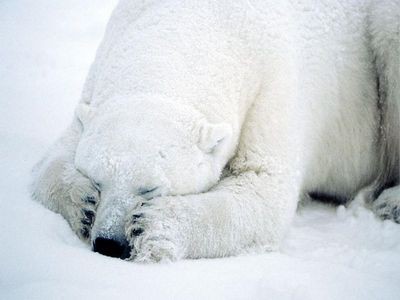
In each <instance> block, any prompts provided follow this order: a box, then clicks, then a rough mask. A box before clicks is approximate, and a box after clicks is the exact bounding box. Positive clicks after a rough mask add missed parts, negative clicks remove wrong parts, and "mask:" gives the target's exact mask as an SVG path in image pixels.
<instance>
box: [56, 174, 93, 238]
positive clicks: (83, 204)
mask: <svg viewBox="0 0 400 300" xmlns="http://www.w3.org/2000/svg"><path fill="white" fill-rule="evenodd" d="M69 196H70V199H71V201H70V203H68V204H67V205H65V208H64V209H65V210H66V215H68V218H67V219H68V222H69V224H70V226H71V228H72V230H73V231H74V232H75V233H76V234H77V235H78V237H79V238H80V239H82V240H83V241H89V240H90V235H91V231H92V226H93V223H94V220H95V216H96V208H97V204H98V202H99V198H100V195H99V192H98V191H97V189H96V188H95V187H94V186H93V184H92V183H91V182H90V180H89V179H88V178H86V177H84V176H80V177H79V178H76V180H74V182H73V184H71V188H70V190H69Z"/></svg>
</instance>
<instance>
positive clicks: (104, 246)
mask: <svg viewBox="0 0 400 300" xmlns="http://www.w3.org/2000/svg"><path fill="white" fill-rule="evenodd" d="M93 251H94V252H98V253H100V254H103V255H107V256H111V257H118V258H121V259H125V258H128V257H129V256H130V252H131V248H130V247H129V245H128V241H126V240H123V241H119V240H114V239H108V238H103V237H98V238H96V239H95V240H94V242H93Z"/></svg>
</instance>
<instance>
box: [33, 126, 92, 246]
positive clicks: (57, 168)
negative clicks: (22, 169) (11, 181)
mask: <svg viewBox="0 0 400 300" xmlns="http://www.w3.org/2000/svg"><path fill="white" fill-rule="evenodd" d="M80 130H81V129H80V124H79V123H78V121H77V120H75V121H74V123H73V124H72V125H71V126H70V127H69V128H68V129H67V130H66V132H65V133H64V134H63V135H62V136H61V137H60V138H59V139H58V140H57V141H56V143H55V144H54V145H53V146H52V147H51V149H50V150H49V151H48V153H47V154H46V156H45V157H44V158H43V159H42V160H41V161H40V162H39V163H37V165H36V166H35V167H34V169H33V182H32V184H31V193H32V197H33V199H35V200H37V201H39V202H41V203H42V204H43V205H44V206H45V207H47V208H49V209H50V210H52V211H54V212H56V213H59V214H61V215H62V216H63V217H64V218H65V219H66V220H67V221H68V223H69V224H70V226H71V228H72V229H73V231H74V232H75V233H76V234H77V235H78V236H79V237H80V238H81V239H82V240H85V241H86V240H89V238H90V232H91V227H92V224H93V222H94V217H95V210H96V206H97V203H98V200H99V193H98V191H97V190H96V189H95V187H94V186H93V185H92V183H91V181H90V179H88V178H87V177H85V176H84V175H83V174H81V173H80V172H79V171H78V170H76V168H75V166H74V157H75V150H76V147H77V144H78V142H79V137H80Z"/></svg>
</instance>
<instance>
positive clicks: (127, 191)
mask: <svg viewBox="0 0 400 300" xmlns="http://www.w3.org/2000/svg"><path fill="white" fill-rule="evenodd" d="M152 104H154V103H152ZM77 115H78V118H79V119H80V120H81V122H82V124H83V132H82V135H81V138H80V142H79V145H78V147H77V151H76V156H75V165H76V168H77V169H78V170H80V171H81V172H82V173H83V174H85V175H86V176H88V177H89V178H90V179H91V180H92V181H93V183H94V184H95V185H96V186H97V187H98V188H99V190H100V191H101V201H100V206H99V208H98V215H97V217H96V223H97V219H98V216H99V215H100V216H101V215H102V217H101V218H102V219H107V218H111V216H113V218H114V219H120V220H118V221H117V220H114V221H113V222H111V223H110V222H109V223H110V224H112V226H108V227H107V228H102V229H101V230H100V231H102V232H103V233H104V232H105V231H112V230H117V229H115V228H114V229H112V227H115V226H117V227H118V226H120V227H121V226H122V225H121V224H122V223H121V222H122V221H123V220H122V219H123V217H124V215H125V214H126V213H127V210H129V208H130V207H131V206H132V205H134V203H135V199H138V197H141V198H144V199H151V198H154V197H159V196H167V195H184V194H192V193H200V192H204V191H206V190H208V189H209V188H210V187H212V186H213V185H214V184H216V183H217V181H218V180H219V177H220V174H221V171H222V169H223V167H224V166H225V164H226V162H227V160H228V158H229V157H228V156H229V154H228V152H229V144H230V140H231V137H230V136H231V130H230V127H229V126H228V125H226V124H218V125H213V124H210V123H208V122H207V121H205V120H204V119H201V118H199V116H197V115H196V114H195V113H188V111H187V110H185V109H183V110H182V109H175V108H172V107H171V106H170V105H163V104H160V103H157V105H156V106H154V105H149V103H147V102H146V103H142V105H141V104H140V103H135V104H129V103H121V102H119V101H113V102H111V103H109V104H103V105H102V106H100V107H98V108H95V109H93V108H91V107H89V106H88V105H86V104H80V106H79V107H78V109H77ZM117 223H121V224H120V225H117ZM95 225H96V224H95ZM103 227H104V226H103ZM117 231H118V230H117Z"/></svg>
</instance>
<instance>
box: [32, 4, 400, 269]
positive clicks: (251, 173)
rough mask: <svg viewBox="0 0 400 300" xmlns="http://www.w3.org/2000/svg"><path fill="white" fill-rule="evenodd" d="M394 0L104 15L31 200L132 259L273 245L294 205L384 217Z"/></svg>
mask: <svg viewBox="0 0 400 300" xmlns="http://www.w3.org/2000/svg"><path fill="white" fill-rule="evenodd" d="M399 14H400V8H399V2H398V1H397V0H392V1H391V0H387V1H386V0H385V1H376V3H375V2H373V1H359V0H337V1H330V0H329V1H328V0H326V1H318V2H316V1H308V0H300V1H298V0H296V1H291V0H287V1H272V0H271V1H265V0H263V1H258V0H250V1H241V0H240V1H235V2H231V1H200V2H199V1H174V0H169V1H162V2H159V1H150V0H147V1H132V0H124V1H121V2H120V3H119V5H118V6H117V8H116V9H115V11H114V13H113V15H112V17H111V20H110V22H109V24H108V28H107V32H106V35H105V37H104V40H103V42H102V44H101V46H100V48H99V50H98V53H97V57H96V60H95V62H94V64H93V66H92V68H91V71H90V73H89V76H88V79H87V82H86V86H85V88H84V92H83V97H82V100H81V103H80V104H79V105H78V108H77V110H76V117H75V118H74V120H73V123H72V125H71V126H70V128H69V129H67V131H66V132H65V133H64V135H63V136H62V137H61V138H60V139H59V140H58V142H57V143H56V144H55V146H54V147H53V148H52V149H51V150H50V151H49V153H48V154H47V156H46V157H45V158H44V159H43V160H42V161H41V162H40V163H39V164H38V165H37V166H36V168H35V174H34V182H33V185H32V187H33V197H34V198H35V199H37V200H39V201H40V202H42V203H43V204H44V205H46V206H47V207H49V208H50V209H52V210H54V211H56V212H59V213H61V214H62V215H63V216H64V217H65V218H66V219H67V220H68V222H69V223H70V225H71V227H72V229H73V230H74V231H75V232H76V233H77V234H78V235H79V236H80V237H81V238H82V239H83V240H87V241H90V242H91V243H92V245H93V249H94V251H97V252H100V253H103V254H106V255H110V256H116V257H121V258H128V259H132V260H135V261H160V260H176V259H180V258H197V257H221V256H227V255H234V254H237V253H240V252H242V251H244V250H246V249H249V248H255V247H256V248H262V249H267V250H274V249H278V247H279V243H280V240H281V239H282V237H283V235H284V233H285V230H286V228H287V227H288V225H289V224H290V221H291V219H292V217H293V214H294V212H295V209H296V206H297V203H298V200H299V199H301V198H302V197H312V198H317V199H321V200H335V201H339V202H341V203H346V202H347V201H349V200H350V199H352V198H353V197H354V196H355V195H356V194H357V193H358V192H359V191H360V190H363V191H365V192H366V195H367V199H368V203H369V204H371V207H372V208H373V210H374V211H375V212H376V213H377V214H378V215H380V216H381V217H384V218H390V219H393V220H395V221H396V222H400V188H399V186H398V184H399V152H400V151H399V132H400V130H399V106H400V96H399V93H400V76H399V66H400V63H399V57H400V50H399V47H400V46H399V26H400V21H399V20H400V17H399Z"/></svg>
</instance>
